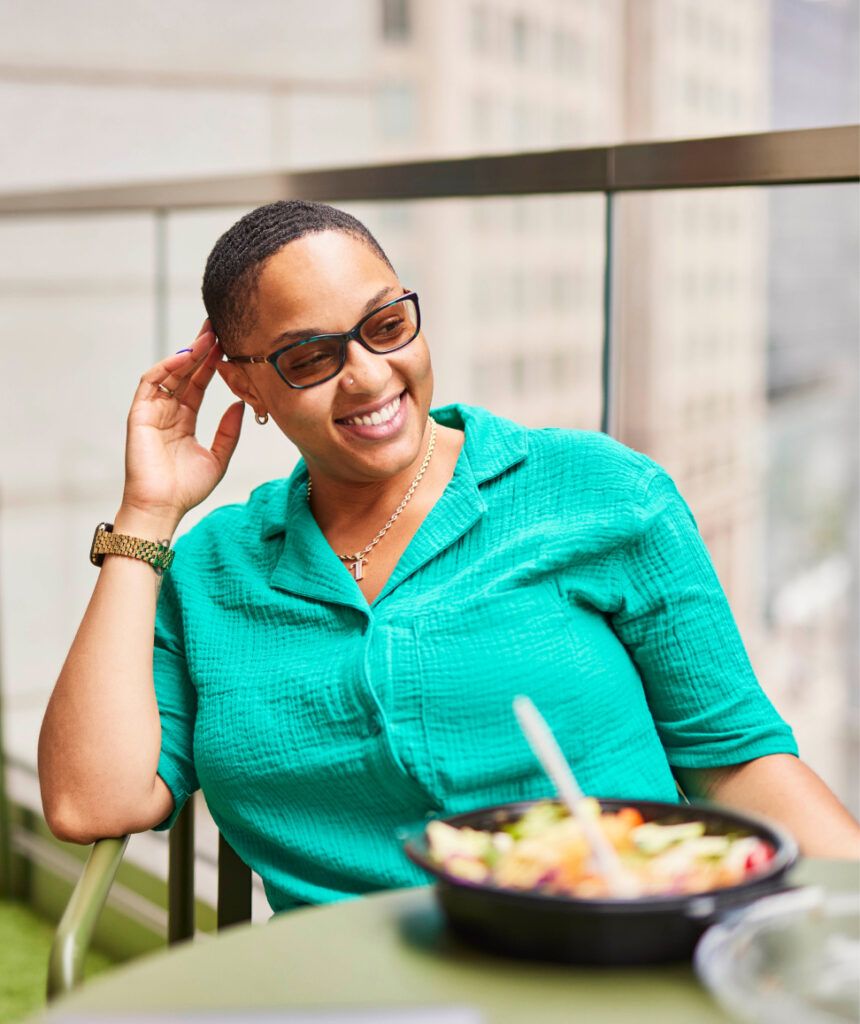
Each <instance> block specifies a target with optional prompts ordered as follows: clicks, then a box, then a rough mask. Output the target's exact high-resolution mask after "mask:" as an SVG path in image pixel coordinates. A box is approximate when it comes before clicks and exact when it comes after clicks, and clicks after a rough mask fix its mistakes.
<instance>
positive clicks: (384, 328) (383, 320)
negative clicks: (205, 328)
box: [226, 292, 421, 389]
mask: <svg viewBox="0 0 860 1024" xmlns="http://www.w3.org/2000/svg"><path fill="white" fill-rule="evenodd" d="M420 330H421V310H420V309H419V308H418V296H417V295H416V293H415V292H405V293H404V294H403V295H401V296H400V297H399V298H397V299H392V300H391V301H390V302H386V303H385V305H383V306H379V307H378V308H377V309H374V310H373V312H372V313H368V314H367V316H364V317H362V318H361V320H359V321H358V323H357V324H356V325H355V327H353V329H352V330H351V331H347V332H346V334H317V335H314V337H313V338H306V339H305V340H304V341H296V342H293V343H292V344H290V345H286V346H284V348H279V349H277V350H276V351H275V352H272V353H271V354H270V355H268V356H227V357H226V360H227V362H229V363H271V364H272V366H274V368H275V369H276V370H277V371H278V376H279V377H280V378H281V380H283V381H284V383H285V384H288V385H289V386H290V387H291V388H299V389H301V388H313V387H316V385H317V384H324V383H325V382H326V381H327V380H331V378H332V377H336V376H337V375H338V374H339V373H340V371H341V370H342V369H343V367H344V364H345V363H346V345H347V342H349V341H357V342H358V343H359V345H363V346H364V348H366V349H367V351H368V352H373V353H374V354H375V355H379V356H382V355H387V354H388V353H389V352H396V351H397V350H398V349H399V348H403V347H404V346H405V345H408V344H409V342H410V341H414V340H415V338H417V337H418V332H419V331H420Z"/></svg>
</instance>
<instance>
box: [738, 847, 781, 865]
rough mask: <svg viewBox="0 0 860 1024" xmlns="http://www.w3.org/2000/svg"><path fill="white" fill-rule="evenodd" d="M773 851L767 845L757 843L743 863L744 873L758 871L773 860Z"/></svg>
mask: <svg viewBox="0 0 860 1024" xmlns="http://www.w3.org/2000/svg"><path fill="white" fill-rule="evenodd" d="M773 854H774V850H773V847H772V846H771V845H770V844H769V843H759V844H758V846H756V847H755V849H753V850H751V851H750V852H749V854H748V855H747V859H746V861H745V862H744V870H745V871H759V870H760V869H761V868H763V867H764V866H765V865H766V864H768V863H770V861H772V860H773Z"/></svg>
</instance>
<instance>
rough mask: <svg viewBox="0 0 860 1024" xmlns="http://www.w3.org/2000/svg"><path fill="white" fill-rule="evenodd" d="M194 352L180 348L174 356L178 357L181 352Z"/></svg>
mask: <svg viewBox="0 0 860 1024" xmlns="http://www.w3.org/2000/svg"><path fill="white" fill-rule="evenodd" d="M193 351H194V350H193V349H190V348H178V349H177V350H176V351H175V352H174V353H173V354H174V355H175V356H178V355H179V353H180V352H193Z"/></svg>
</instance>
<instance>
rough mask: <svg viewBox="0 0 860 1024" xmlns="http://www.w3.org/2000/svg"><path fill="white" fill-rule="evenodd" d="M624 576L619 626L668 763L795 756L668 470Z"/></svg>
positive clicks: (627, 555) (626, 557) (627, 556)
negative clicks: (757, 676)
mask: <svg viewBox="0 0 860 1024" xmlns="http://www.w3.org/2000/svg"><path fill="white" fill-rule="evenodd" d="M618 568H619V572H620V575H621V579H620V581H619V586H620V590H621V606H620V609H619V610H618V611H617V612H616V613H615V614H614V616H613V626H614V628H615V630H616V632H617V634H618V636H619V637H620V639H621V641H622V642H623V643H624V645H625V646H626V647H627V649H628V651H629V652H630V654H631V656H632V658H633V660H634V661H635V663H636V665H637V667H638V669H639V672H640V675H641V677H642V680H643V685H644V687H645V694H646V698H647V700H648V704H649V706H650V709H651V714H652V716H653V718H654V722H655V724H656V727H657V731H658V734H659V736H660V739H661V742H662V744H663V747H664V749H665V751H666V756H667V759H668V761H669V764H670V765H672V766H673V767H678V768H716V767H720V766H723V765H729V764H740V763H741V762H744V761H749V760H752V759H753V758H757V757H763V756H764V755H766V754H794V755H795V756H796V755H797V752H798V751H797V744H796V743H795V740H794V736H793V734H792V731H791V729H790V728H789V726H788V725H787V724H786V722H784V721H783V719H782V718H781V717H780V716H779V714H778V713H777V712H776V709H775V708H774V707H773V705H772V704H771V702H770V700H769V699H768V697H767V696H766V694H765V693H764V691H763V690H762V688H761V686H760V685H759V683H758V680H757V679H756V677H755V674H754V672H753V669H752V665H751V664H750V661H749V658H748V656H747V653H746V650H745V648H744V645H743V641H742V640H741V637H740V633H739V632H738V628H737V625H736V624H735V621H734V617H733V616H732V612H731V609H730V608H729V604H728V601H727V599H726V596H725V593H724V592H723V589H722V587H721V586H720V582H719V580H718V578H717V575H716V572H715V571H714V567H713V564H712V563H711V559H710V556H709V554H708V551H707V548H706V547H705V544H704V541H703V540H702V537H701V535H700V534H699V531H698V528H697V526H696V521H695V519H694V518H693V514H692V512H691V511H690V509H689V507H688V506H687V504H686V502H685V501H684V499H683V498H682V497H681V495H680V494H679V493H678V490H677V488H676V487H675V484H674V483H673V481H672V480H671V478H670V477H669V475H668V474H667V473H666V472H665V471H664V470H662V469H661V468H660V467H655V468H654V470H653V471H652V472H651V474H650V476H649V479H648V482H647V490H646V493H645V497H644V499H643V501H642V502H641V504H640V506H639V511H638V515H637V526H636V529H635V531H634V534H633V536H632V537H631V539H630V540H629V541H628V543H627V544H626V545H625V546H624V548H623V550H622V551H621V552H620V556H619V559H618Z"/></svg>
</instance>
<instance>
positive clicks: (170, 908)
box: [47, 800, 251, 1002]
mask: <svg viewBox="0 0 860 1024" xmlns="http://www.w3.org/2000/svg"><path fill="white" fill-rule="evenodd" d="M128 839H129V837H128V836H121V837H119V838H118V839H98V840H96V842H95V843H94V844H93V848H92V850H91V851H90V855H89V857H88V858H87V862H86V864H85V865H84V870H83V872H82V873H81V877H80V878H79V879H78V882H77V884H76V885H75V888H74V890H73V891H72V895H71V897H70V898H69V902H68V905H67V906H66V909H65V911H64V913H63V916H62V918H61V920H60V923H59V925H58V926H57V930H56V932H55V934H54V941H53V943H52V944H51V951H50V954H49V958H48V986H47V995H48V1001H49V1002H50V1001H51V1000H53V999H56V998H57V996H61V995H64V994H65V993H67V992H71V991H72V989H73V988H75V987H76V986H77V985H79V984H80V982H81V978H82V974H83V965H84V958H85V957H86V954H87V950H88V949H89V946H90V942H91V941H92V937H93V932H94V931H95V927H96V924H97V922H98V919H99V915H100V914H101V912H102V908H103V907H104V905H105V902H106V901H107V897H108V893H109V892H110V887H111V885H112V884H113V880H114V877H115V876H116V873H117V869H118V868H119V865H120V861H121V860H122V856H123V854H124V853H125V848H126V846H127V845H128ZM168 842H169V851H168V872H167V941H168V944H170V945H173V944H174V943H177V942H183V941H184V940H186V939H191V938H193V937H194V802H193V800H189V801H188V802H187V803H186V804H185V807H184V808H183V809H182V811H181V813H180V814H179V816H178V817H177V819H176V821H175V822H174V824H173V828H171V830H170V834H169V840H168ZM250 920H251V869H250V868H249V867H248V866H247V865H246V864H245V863H244V862H243V861H242V860H241V859H240V858H239V856H238V855H237V854H236V852H235V851H234V850H233V848H232V847H231V846H230V844H229V843H228V842H227V840H226V839H225V838H224V836H223V835H219V836H218V908H217V927H218V930H219V931H221V929H222V928H228V927H230V926H231V925H234V924H241V923H243V922H245V921H250Z"/></svg>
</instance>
